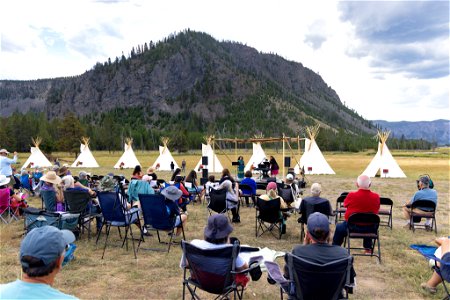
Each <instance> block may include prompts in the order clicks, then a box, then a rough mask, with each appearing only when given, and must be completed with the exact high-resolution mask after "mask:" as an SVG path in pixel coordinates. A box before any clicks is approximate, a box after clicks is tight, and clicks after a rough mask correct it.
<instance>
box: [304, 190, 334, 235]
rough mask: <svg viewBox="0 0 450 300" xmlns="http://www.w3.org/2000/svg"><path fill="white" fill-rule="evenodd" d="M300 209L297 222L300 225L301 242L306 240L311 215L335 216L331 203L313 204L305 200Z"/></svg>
mask: <svg viewBox="0 0 450 300" xmlns="http://www.w3.org/2000/svg"><path fill="white" fill-rule="evenodd" d="M300 209H301V210H300V218H298V220H297V221H298V223H300V241H303V239H304V238H305V225H307V224H308V218H309V215H310V214H312V213H315V212H320V213H322V214H324V215H325V216H328V217H330V216H333V215H334V213H333V211H332V209H331V206H330V202H329V201H323V202H318V203H311V202H309V201H308V200H306V199H303V201H302V205H301V206H300Z"/></svg>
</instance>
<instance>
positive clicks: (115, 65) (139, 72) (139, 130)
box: [0, 30, 376, 151]
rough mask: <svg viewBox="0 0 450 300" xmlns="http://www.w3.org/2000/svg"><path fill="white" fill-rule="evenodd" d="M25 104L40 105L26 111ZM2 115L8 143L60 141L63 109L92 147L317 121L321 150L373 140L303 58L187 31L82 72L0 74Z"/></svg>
mask: <svg viewBox="0 0 450 300" xmlns="http://www.w3.org/2000/svg"><path fill="white" fill-rule="evenodd" d="M28 111H33V112H40V113H41V114H31V115H30V114H28V115H27V116H23V114H24V113H26V112H28ZM69 112H70V113H73V114H75V116H68V115H67V113H69ZM0 114H1V116H2V117H3V119H4V120H6V121H5V123H6V122H7V125H8V126H6V129H5V128H4V129H1V128H0V137H1V135H3V136H5V137H6V138H7V140H3V141H6V144H8V143H13V142H14V143H16V144H15V145H13V146H15V147H12V148H14V149H19V148H23V147H25V148H26V147H27V145H29V141H30V139H29V137H30V136H33V135H37V134H39V135H43V136H44V141H43V144H44V143H45V136H47V140H48V141H47V143H48V144H52V145H54V147H53V149H55V148H56V149H59V148H60V147H61V146H58V143H57V142H56V141H55V139H58V133H56V132H52V130H55V129H54V127H57V126H62V123H63V122H62V121H61V120H63V118H67V119H68V120H75V121H80V122H81V123H80V125H77V126H76V128H81V131H82V132H83V134H86V135H88V136H90V137H91V142H92V144H93V145H94V146H95V147H96V148H97V149H111V148H112V149H114V148H118V149H120V148H121V147H122V145H123V144H122V141H123V137H125V136H131V137H133V138H134V140H135V143H138V147H140V148H142V149H155V148H156V147H157V145H158V143H159V137H160V136H172V137H173V139H172V140H173V142H174V143H175V148H178V149H182V148H184V149H185V148H186V147H187V148H190V147H192V146H193V147H195V148H198V147H199V142H200V141H201V139H202V137H203V136H204V135H206V134H215V135H216V136H222V137H229V136H232V137H235V136H236V137H251V136H253V135H255V134H263V135H264V136H266V137H269V136H281V135H282V134H283V133H284V134H286V135H288V136H297V135H300V136H303V135H304V132H303V130H304V127H305V126H307V125H313V124H315V123H317V122H318V123H320V124H321V125H322V130H321V132H322V133H321V135H320V136H319V138H322V139H323V141H324V142H325V143H326V145H325V146H324V147H325V149H336V150H352V151H357V150H360V149H362V148H364V147H367V145H368V144H373V140H371V139H370V137H371V136H373V134H374V133H375V130H376V128H375V127H374V126H373V125H372V123H371V122H370V121H367V120H365V119H363V118H362V117H361V116H359V115H358V114H357V113H356V112H355V111H354V110H352V109H350V108H347V107H346V106H344V105H343V104H342V102H341V101H340V99H339V97H338V95H337V94H336V92H335V91H334V90H333V89H332V88H331V87H329V86H328V85H327V84H326V83H325V82H324V81H323V79H322V78H321V77H320V76H319V75H318V74H316V73H315V72H313V71H311V70H310V69H308V68H305V67H304V66H303V65H302V64H300V63H297V62H292V61H287V60H285V59H284V58H282V57H280V56H278V55H275V54H265V53H260V52H258V51H257V50H255V49H253V48H250V47H247V46H245V45H243V44H240V43H235V42H230V41H222V42H219V41H217V40H215V39H214V38H212V37H211V36H210V35H208V34H206V33H201V32H194V31H190V30H186V31H184V32H181V33H179V34H176V35H171V36H169V37H167V38H165V39H164V40H163V41H160V42H158V43H153V42H152V41H150V42H149V43H144V44H143V45H138V46H137V47H133V49H132V50H131V52H130V54H129V55H128V56H127V57H126V56H125V55H123V54H122V56H121V57H116V58H115V59H108V60H107V61H106V62H104V63H97V64H96V65H95V66H94V67H93V68H92V69H91V70H89V71H87V72H85V73H84V74H81V75H79V76H75V77H66V78H55V79H40V80H32V81H9V80H2V81H0ZM12 114H14V115H15V117H11V116H12ZM45 119H47V122H44V120H45ZM37 120H39V121H37ZM64 122H65V123H67V121H64ZM44 123H46V124H44ZM31 124H36V125H35V126H32V125H31ZM24 126H28V127H26V128H22V129H20V132H21V135H20V137H19V136H17V135H14V138H15V139H12V138H11V132H15V131H18V130H19V129H17V128H18V127H24ZM2 130H3V133H2ZM6 131H8V132H6ZM74 134H76V135H81V133H78V134H77V133H74ZM23 135H27V136H25V137H24V136H23ZM28 135H29V136H28ZM59 135H61V133H59ZM344 137H345V138H344ZM77 138H79V136H77ZM16 139H24V141H17V140H16ZM74 144H77V143H74ZM50 148H52V147H50ZM49 150H51V149H49Z"/></svg>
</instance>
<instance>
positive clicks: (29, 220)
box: [23, 207, 61, 234]
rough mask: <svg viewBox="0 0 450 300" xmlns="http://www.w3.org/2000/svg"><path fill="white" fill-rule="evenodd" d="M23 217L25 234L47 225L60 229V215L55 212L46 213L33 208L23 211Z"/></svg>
mask: <svg viewBox="0 0 450 300" xmlns="http://www.w3.org/2000/svg"><path fill="white" fill-rule="evenodd" d="M23 216H24V231H25V234H27V233H28V232H30V230H32V229H34V228H37V227H42V226H47V225H48V226H54V227H57V228H60V224H61V214H59V213H57V212H48V211H45V210H40V209H37V208H35V207H28V208H24V209H23Z"/></svg>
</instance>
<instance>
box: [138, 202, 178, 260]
mask: <svg viewBox="0 0 450 300" xmlns="http://www.w3.org/2000/svg"><path fill="white" fill-rule="evenodd" d="M166 201H171V200H166V198H165V197H164V196H163V195H161V194H152V195H147V194H145V195H144V194H139V202H140V203H141V209H142V215H143V218H144V224H143V225H142V230H141V239H140V240H139V244H138V247H137V251H139V247H140V246H141V242H142V241H144V236H143V232H144V227H147V229H149V230H156V234H157V235H158V241H159V243H164V244H168V245H169V246H168V248H167V252H169V251H170V246H171V245H172V239H173V236H174V235H175V229H176V228H177V227H175V222H176V218H179V215H177V216H175V218H173V217H172V218H171V216H170V215H169V213H168V212H167V206H166V204H165V202H166ZM180 221H181V220H180ZM180 226H181V232H182V234H183V240H184V239H185V236H184V228H183V223H182V222H180ZM159 231H164V232H168V233H169V236H170V240H169V242H168V243H167V242H162V241H161V238H160V235H159ZM150 250H159V249H150Z"/></svg>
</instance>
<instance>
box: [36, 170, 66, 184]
mask: <svg viewBox="0 0 450 300" xmlns="http://www.w3.org/2000/svg"><path fill="white" fill-rule="evenodd" d="M39 180H40V181H45V182H50V183H53V184H60V183H61V177H59V176H58V175H56V173H55V171H48V172H47V173H45V175H44V176H42V177H41V178H40V179H39Z"/></svg>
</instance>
